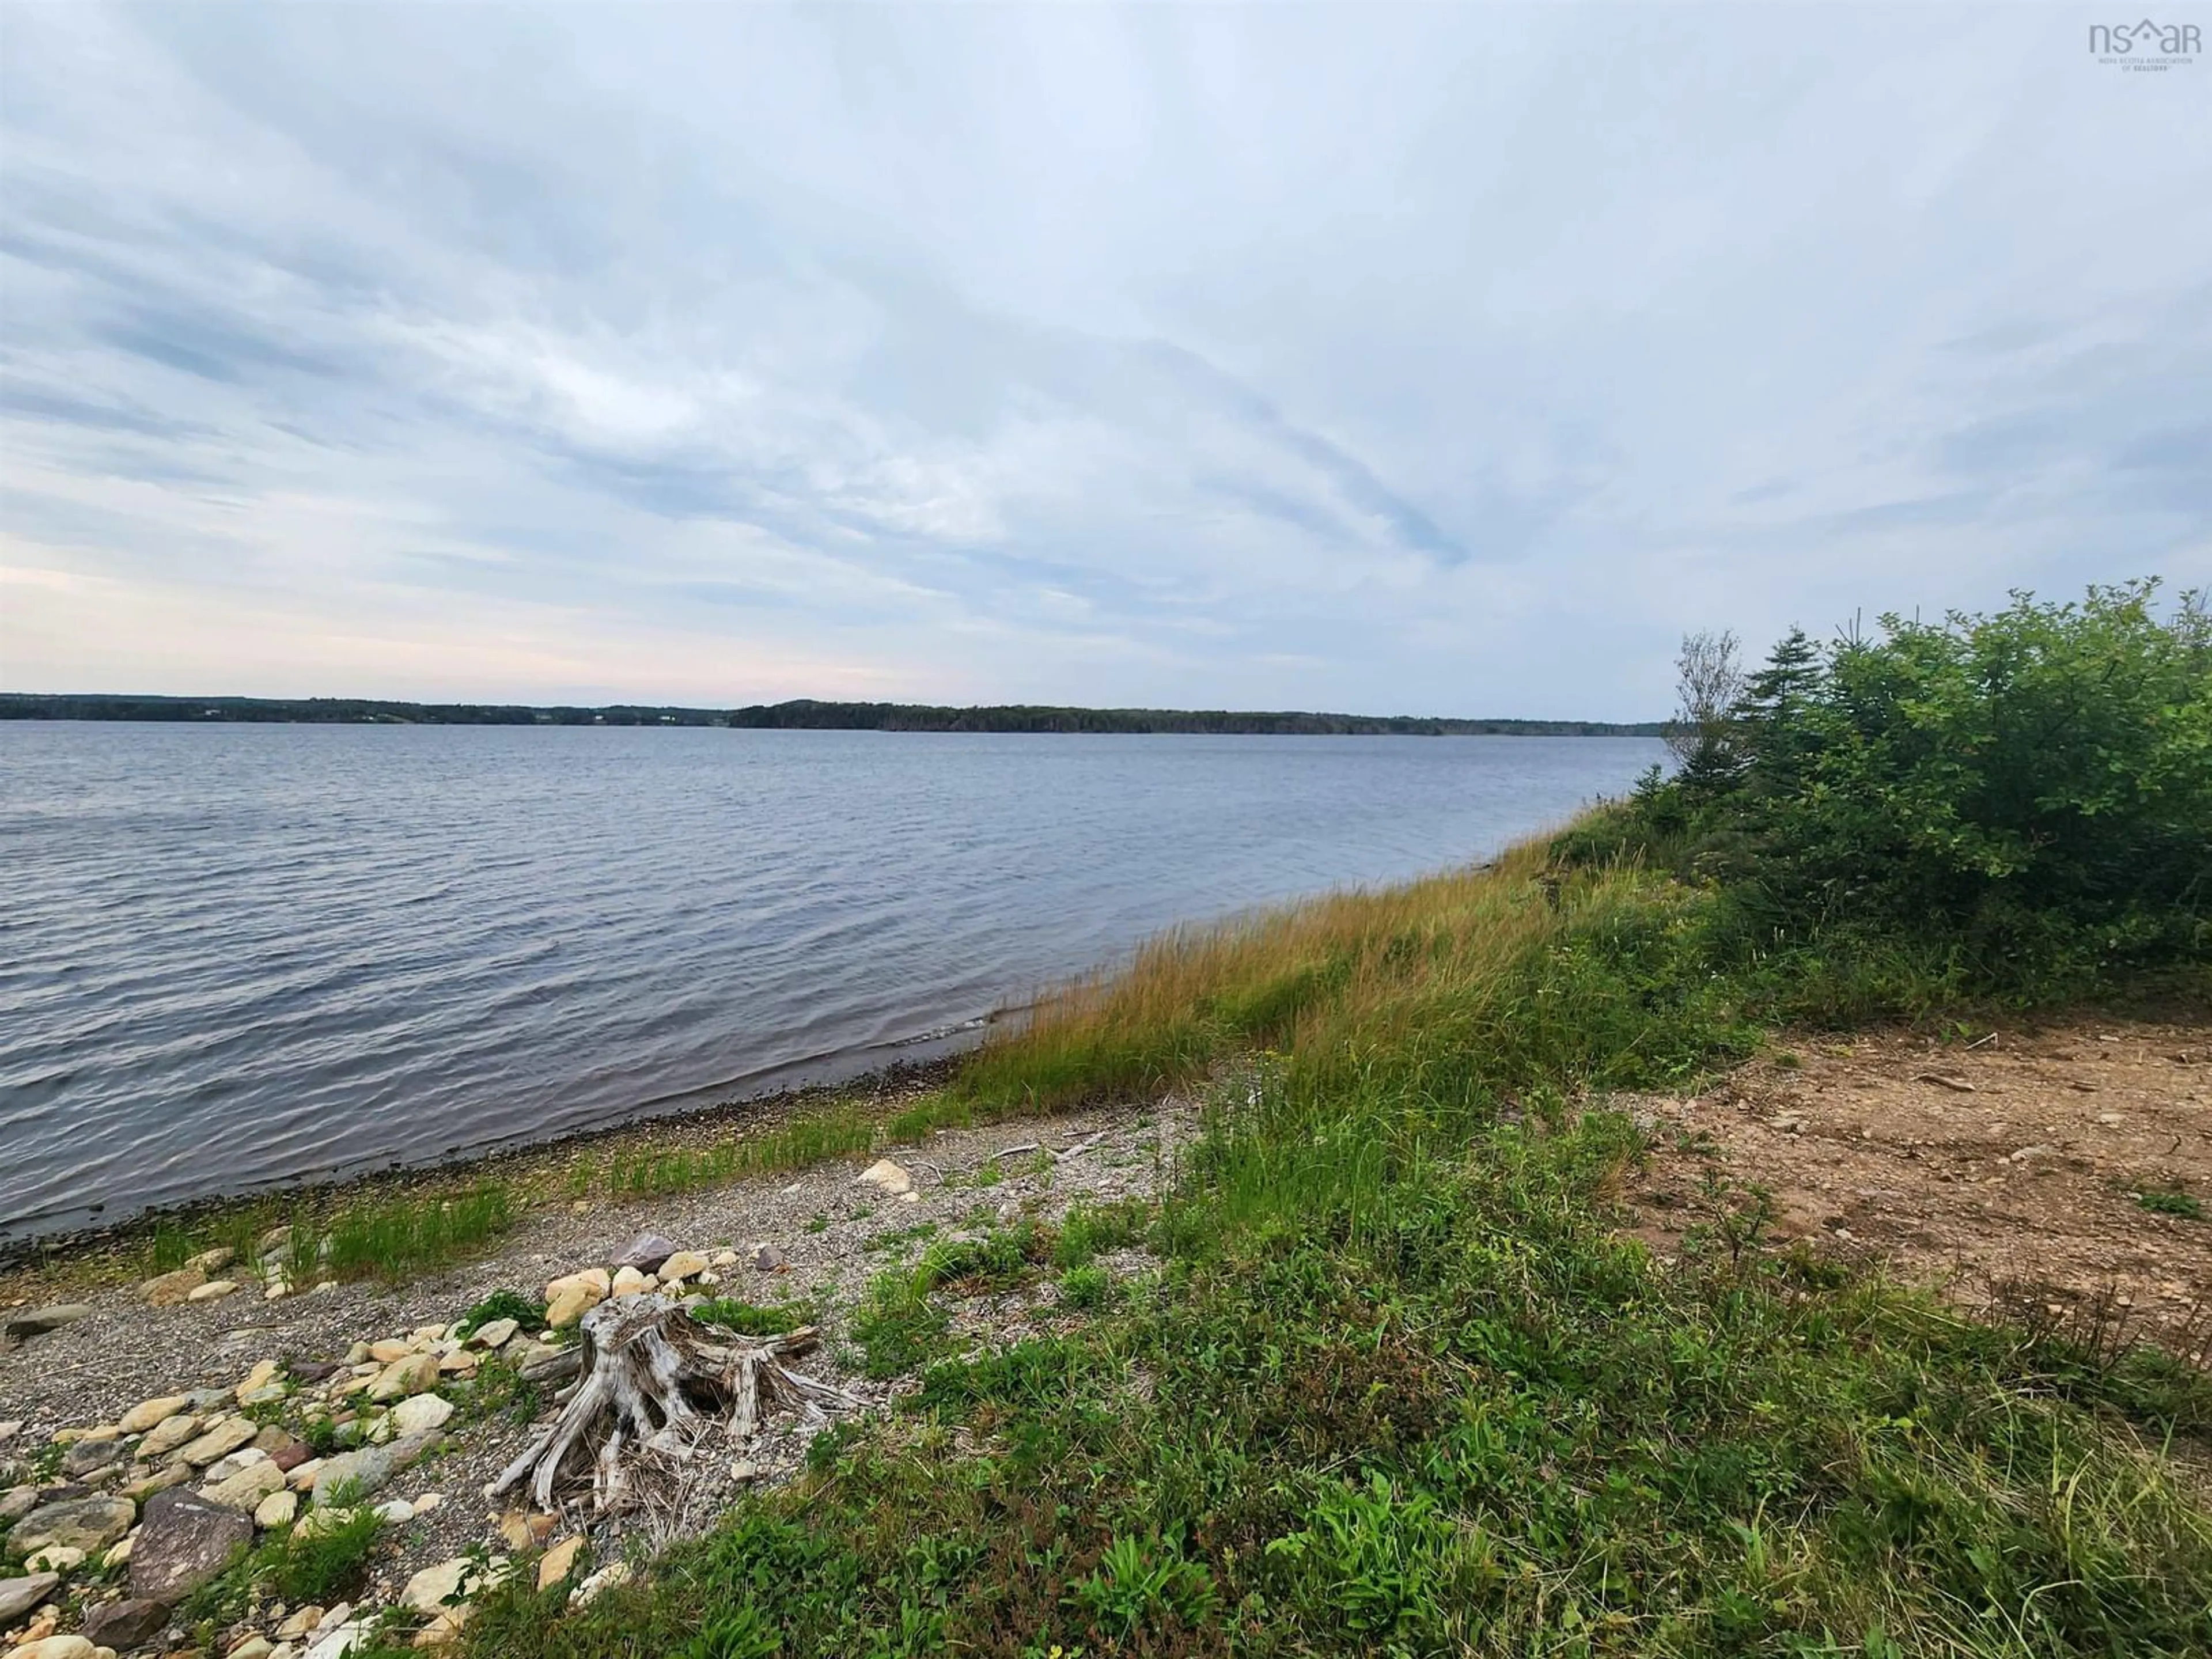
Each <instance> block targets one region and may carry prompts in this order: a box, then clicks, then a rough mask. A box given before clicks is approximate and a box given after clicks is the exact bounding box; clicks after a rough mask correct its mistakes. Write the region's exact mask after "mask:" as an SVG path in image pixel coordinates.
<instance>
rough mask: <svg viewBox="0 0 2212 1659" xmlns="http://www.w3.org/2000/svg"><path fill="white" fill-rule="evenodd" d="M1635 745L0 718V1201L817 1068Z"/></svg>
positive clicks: (1490, 846)
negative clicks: (0, 896)
mask: <svg viewBox="0 0 2212 1659" xmlns="http://www.w3.org/2000/svg"><path fill="white" fill-rule="evenodd" d="M1660 752H1661V750H1660V745H1659V744H1657V743H1656V742H1655V741H1651V740H1648V739H1641V738H1204V737H1126V738H1124V737H1030V736H984V735H967V734H957V735H955V734H946V735H922V734H892V733H878V732H730V731H721V730H705V729H702V730H653V729H639V728H618V727H617V728H590V727H586V728H552V727H534V728H533V727H465V726H247V725H236V726H229V725H208V726H158V725H143V726H140V725H121V724H114V725H109V724H94V723H85V724H62V723H55V724H48V723H43V722H16V721H9V722H0V869H4V871H5V884H4V900H0V1237H10V1236H12V1237H23V1236H25V1235H30V1234H36V1233H40V1232H45V1231H55V1230H58V1229H61V1228H65V1227H75V1226H80V1225H85V1224H86V1223H88V1222H91V1221H100V1220H115V1219H118V1218H122V1217H124V1216H126V1215H129V1214H131V1212H135V1211H137V1210H140V1209H143V1208H144V1207H146V1206H149V1205H156V1204H168V1203H174V1202H177V1201H179V1200H186V1199H191V1198H198V1197H203V1196H206V1195H209V1194H216V1193H229V1192H237V1191H241V1190H245V1189H248V1188H255V1187H261V1186H267V1185H270V1184H275V1183H280V1182H288V1181H294V1180H298V1179H300V1178H302V1177H307V1176H330V1175H337V1174H346V1173H352V1172H356V1171H359V1170H363V1169H368V1168H374V1167H380V1166H383V1165H386V1164H393V1163H422V1162H428V1161H432V1160H435V1159H438V1158H443V1157H446V1156H447V1155H449V1154H453V1153H455V1152H469V1151H477V1150H483V1149H488V1148H492V1147H496V1146H509V1145H513V1144H516V1143H519V1142H523V1141H529V1140H536V1139H545V1138H548V1137H550V1136H554V1135H557V1134H560V1133H562V1132H564V1131H569V1130H574V1129H578V1128H582V1127H591V1126H595V1125H602V1124H606V1123H610V1122H614V1121H620V1120H622V1119H623V1118H625V1117H627V1116H629V1115H635V1114H636V1113H639V1112H640V1111H641V1110H664V1109H678V1108H680V1107H682V1106H684V1105H685V1104H697V1103H703V1102H706V1101H709V1100H720V1099H726V1098H728V1097H732V1096H736V1095H741V1094H745V1093H750V1092H757V1091H765V1090H768V1089H769V1088H772V1087H779V1086H783V1085H789V1084H792V1083H794V1082H800V1081H809V1080H817V1079H833V1078H835V1077H836V1076H838V1075H841V1074H843V1075H850V1074H852V1073H856V1072H858V1071H860V1070H863V1069H866V1068H868V1067H870V1066H878V1065H881V1064H884V1063H885V1062H887V1061H889V1060H894V1059H896V1058H898V1057H900V1056H901V1055H902V1054H921V1053H926V1052H928V1049H927V1048H926V1047H917V1046H915V1045H916V1042H917V1040H922V1041H923V1042H927V1040H929V1039H933V1038H934V1039H937V1040H938V1042H939V1044H940V1046H941V1045H942V1043H943V1042H945V1040H946V1038H947V1034H948V1033H951V1034H953V1035H954V1037H955V1038H956V1039H957V1035H958V1034H959V1033H961V1032H962V1031H963V1030H973V1029H974V1023H975V1022H978V1021H980V1020H981V1019H982V1018H984V1017H986V1016H987V1015H988V1014H989V1013H990V1012H992V1011H993V1010H994V1008H999V1007H1001V1006H1008V1005H1014V1004H1019V1003H1022V1002H1024V1001H1026V1000H1030V998H1031V997H1032V996H1033V995H1034V994H1036V992H1037V991H1038V990H1040V989H1041V988H1042V987H1047V986H1049V985H1050V984H1052V983H1053V982H1054V981H1062V980H1065V979H1066V978H1068V977H1070V976H1072V975H1076V974H1079V973H1080V972H1083V971H1084V970H1085V969H1091V968H1092V967H1095V966H1097V965H1098V964H1100V963H1105V962H1109V961H1110V960H1111V959H1113V958H1114V957H1116V956H1118V955H1119V954H1121V953H1122V952H1124V951H1127V950H1128V949H1129V948H1130V947H1131V946H1132V945H1135V944H1136V943H1137V942H1138V941H1139V939H1142V938H1144V937H1145V936H1146V935H1147V934H1149V933H1153V932H1155V931H1157V930H1158V929H1160V928H1162V927H1166V926H1168V925H1170V924H1172V923H1174V922H1177V921H1188V920H1194V919H1199V918H1204V917H1208V916H1215V915H1222V914H1225V913H1226V912H1230V911H1234V910H1237V909H1240V908H1247V907H1249V906H1252V905H1255V904H1257V903H1261V902H1265V901H1268V900H1273V899H1280V898H1284V897H1287V896H1292V895H1296V894H1301V893H1311V892H1316V891H1319V890H1324V889H1327V888H1330V887H1335V886H1344V885H1350V884H1359V883H1372V882H1381V881H1388V880H1390V879H1393V878H1400V877H1405V876H1409V875H1413V874H1416V873H1419V872H1425V871H1429V870H1434V869H1437V868H1440V867H1443V866H1447V865H1450V864H1454V863H1458V862H1462V861H1465V860H1472V859H1478V858H1480V857H1483V856H1486V855H1487V854H1490V853H1492V852H1493V851H1495V850H1496V849H1497V848H1498V847H1499V846H1501V845H1502V844H1503V843H1504V842H1508V841H1510V840H1513V839H1516V838H1517V837H1519V836H1523V835H1526V834H1528V832H1530V831H1532V830H1535V829H1541V828H1543V827H1545V826H1547V825H1549V824H1552V823H1556V822H1558V821H1559V820H1560V819H1561V818H1563V817H1565V816H1567V815H1568V814H1569V813H1571V812H1572V811H1574V810H1575V809H1576V808H1577V806H1580V805H1583V804H1584V803H1586V802H1588V801H1589V800H1590V799H1592V798H1593V797H1595V796H1597V795H1599V794H1601V793H1603V794H1613V793H1620V791H1622V790H1623V789H1624V788H1626V787H1627V785H1628V784H1629V783H1630V782H1631V781H1632V780H1633V779H1634V777H1635V776H1636V775H1637V774H1638V772H1639V771H1641V770H1642V769H1644V768H1645V767H1646V766H1648V765H1650V763H1652V762H1653V761H1655V760H1656V759H1657V758H1659V757H1660Z"/></svg>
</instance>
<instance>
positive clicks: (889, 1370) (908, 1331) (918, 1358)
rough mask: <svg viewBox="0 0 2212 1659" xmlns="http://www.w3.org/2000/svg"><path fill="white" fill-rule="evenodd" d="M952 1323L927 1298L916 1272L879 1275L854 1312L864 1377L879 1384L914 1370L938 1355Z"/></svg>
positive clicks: (926, 1291)
mask: <svg viewBox="0 0 2212 1659" xmlns="http://www.w3.org/2000/svg"><path fill="white" fill-rule="evenodd" d="M950 1325H951V1321H950V1320H949V1319H948V1318H947V1317H946V1316H945V1311H944V1310H943V1309H941V1308H939V1307H937V1306H936V1305H935V1304H933V1303H932V1302H931V1301H930V1299H929V1289H928V1286H927V1285H926V1284H924V1283H923V1282H922V1281H921V1276H920V1275H919V1274H917V1273H904V1272H899V1271H896V1270H895V1271H893V1272H890V1273H879V1274H878V1275H877V1276H876V1278H875V1279H873V1280H872V1282H871V1283H870V1285H869V1287H868V1295H867V1297H866V1300H865V1301H864V1302H863V1303H862V1304H860V1309H859V1310H857V1311H856V1312H855V1313H854V1316H853V1322H852V1327H851V1328H852V1335H853V1340H854V1341H855V1342H857V1343H859V1344H860V1352H861V1354H862V1356H863V1357H864V1359H865V1362H866V1371H867V1374H868V1375H869V1376H872V1377H875V1378H878V1380H880V1379H884V1378H887V1377H893V1376H899V1375H900V1374H901V1373H902V1372H905V1371H911V1370H915V1369H917V1368H919V1367H920V1366H921V1365H923V1364H927V1362H928V1361H930V1360H932V1359H934V1358H937V1357H938V1356H939V1354H942V1353H943V1352H945V1349H946V1347H947V1346H948V1343H947V1340H946V1336H945V1333H946V1331H947V1329H948V1328H950Z"/></svg>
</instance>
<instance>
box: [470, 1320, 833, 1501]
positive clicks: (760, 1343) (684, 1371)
mask: <svg viewBox="0 0 2212 1659" xmlns="http://www.w3.org/2000/svg"><path fill="white" fill-rule="evenodd" d="M576 1329H577V1335H578V1366H577V1370H578V1375H577V1377H576V1380H575V1382H574V1383H572V1384H571V1385H570V1386H569V1387H568V1389H565V1390H563V1391H562V1394H561V1395H559V1396H558V1400H559V1403H560V1405H561V1413H560V1415H559V1416H557V1417H556V1418H555V1419H553V1421H552V1423H551V1424H550V1425H549V1426H548V1427H547V1428H546V1429H545V1430H544V1432H543V1433H541V1434H540V1435H538V1437H537V1438H536V1439H535V1440H533V1441H532V1443H531V1444H530V1447H529V1449H527V1450H526V1451H525V1452H524V1453H523V1454H522V1455H521V1456H520V1457H518V1458H516V1459H515V1460H514V1462H512V1463H510V1464H508V1465H507V1469H506V1470H505V1472H504V1473H502V1474H501V1475H500V1477H499V1479H498V1480H495V1481H494V1482H493V1483H492V1485H491V1486H490V1488H489V1496H491V1497H494V1498H496V1497H498V1496H499V1495H500V1494H501V1493H502V1492H507V1491H510V1490H512V1489H513V1487H515V1486H520V1485H521V1484H522V1483H523V1482H524V1481H525V1480H527V1481H528V1482H529V1483H530V1490H531V1492H532V1496H533V1497H535V1498H536V1499H537V1502H538V1508H539V1509H541V1510H550V1509H552V1508H553V1507H555V1505H556V1503H557V1502H558V1501H559V1499H560V1498H561V1497H562V1494H563V1493H564V1492H567V1491H568V1490H570V1489H572V1488H574V1487H575V1486H580V1484H581V1483H582V1480H583V1477H584V1476H585V1474H586V1473H588V1474H590V1477H591V1495H592V1508H593V1510H596V1511H597V1512H598V1513H599V1514H602V1515H605V1514H612V1513H614V1512H616V1511H618V1510H626V1509H631V1508H635V1507H638V1506H640V1505H651V1504H655V1503H656V1502H673V1501H676V1499H677V1498H678V1495H679V1494H680V1493H681V1492H682V1490H683V1488H684V1484H685V1480H684V1477H685V1474H686V1473H687V1466H689V1465H690V1464H692V1463H693V1462H695V1461H696V1459H697V1458H699V1457H700V1456H701V1455H702V1451H703V1442H704V1441H705V1440H706V1438H707V1437H708V1435H709V1434H710V1433H712V1432H713V1431H714V1430H715V1429H716V1428H717V1427H720V1428H721V1429H722V1430H724V1431H726V1433H727V1434H728V1436H729V1437H730V1438H731V1440H732V1441H733V1442H735V1443H738V1444H740V1445H742V1444H744V1443H746V1442H747V1441H750V1439H751V1438H752V1437H753V1435H754V1433H755V1431H757V1428H758V1426H759V1424H760V1422H761V1419H763V1416H764V1415H765V1414H766V1413H767V1412H768V1411H769V1410H771V1409H773V1408H774V1407H776V1406H777V1405H780V1404H781V1405H789V1406H792V1407H795V1408H796V1409H797V1410H798V1411H799V1413H800V1414H801V1415H802V1416H803V1417H804V1418H805V1419H808V1420H810V1421H812V1422H816V1423H819V1422H821V1421H823V1419H824V1418H825V1416H826V1415H827V1413H829V1412H830V1411H833V1410H834V1411H854V1410H857V1409H859V1408H860V1404H861V1402H860V1401H859V1400H856V1399H855V1398H854V1397H853V1396H852V1395H849V1394H847V1393H846V1392H845V1391H844V1390H843V1389H836V1388H832V1387H831V1386H830V1385H829V1384H828V1383H821V1382H817V1381H816V1380H815V1379H814V1378H813V1377H811V1376H805V1374H804V1373H802V1372H799V1371H795V1370H792V1369H791V1368H790V1367H789V1366H788V1365H787V1364H785V1363H784V1362H785V1361H786V1360H787V1359H790V1358H796V1357H797V1356H798V1355H800V1354H803V1353H805V1352H807V1350H809V1349H810V1348H811V1347H813V1346H814V1345H815V1340H816V1333H815V1330H814V1328H813V1327H812V1326H811V1325H808V1326H803V1327H801V1328H799V1329H798V1330H795V1331H788V1332H786V1333H785V1334H783V1335H781V1336H769V1337H749V1336H738V1335H734V1334H732V1333H730V1332H728V1331H725V1330H721V1329H720V1328H717V1327H714V1326H712V1325H707V1324H702V1322H699V1321H698V1320H696V1319H694V1318H692V1317H691V1316H690V1315H689V1314H687V1313H685V1312H684V1310H683V1308H682V1307H681V1306H679V1305H678V1304H676V1303H674V1302H671V1300H669V1298H667V1297H663V1296H654V1295H636V1296H618V1297H614V1298H613V1299H612V1300H611V1301H607V1302H602V1303H601V1304H599V1306H598V1307H596V1308H594V1309H592V1310H591V1311H590V1312H589V1313H587V1314H586V1315H585V1316H584V1317H583V1320H582V1322H580V1324H579V1325H578V1326H577V1328H576Z"/></svg>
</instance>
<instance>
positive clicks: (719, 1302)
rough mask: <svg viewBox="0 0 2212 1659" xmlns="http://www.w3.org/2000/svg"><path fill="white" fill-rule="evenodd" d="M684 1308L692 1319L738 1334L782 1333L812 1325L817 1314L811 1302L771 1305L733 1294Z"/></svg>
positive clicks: (766, 1334)
mask: <svg viewBox="0 0 2212 1659" xmlns="http://www.w3.org/2000/svg"><path fill="white" fill-rule="evenodd" d="M684 1311H685V1312H686V1313H688V1314H690V1316H691V1317H692V1318H694V1319H699V1320H704V1321H705V1322H707V1323H708V1324H710V1325H720V1326H721V1327H722V1328H724V1329H726V1330H732V1331H735V1332H736V1333H737V1334H738V1335H740V1336H781V1335H782V1334H784V1333H785V1332H786V1331H795V1330H797V1329H798V1328H799V1327H800V1326H802V1325H811V1324H813V1323H814V1322H815V1321H816V1320H817V1318H818V1317H819V1314H818V1313H817V1310H816V1309H815V1308H814V1306H813V1304H811V1303H805V1302H780V1303H777V1304H775V1306H773V1307H762V1306H760V1305H758V1304H755V1303H751V1302H746V1301H743V1300H740V1299H739V1298H738V1297H716V1298H714V1300H712V1301H705V1302H694V1303H692V1304H690V1305H689V1306H688V1307H687V1308H686V1309H685V1310H684Z"/></svg>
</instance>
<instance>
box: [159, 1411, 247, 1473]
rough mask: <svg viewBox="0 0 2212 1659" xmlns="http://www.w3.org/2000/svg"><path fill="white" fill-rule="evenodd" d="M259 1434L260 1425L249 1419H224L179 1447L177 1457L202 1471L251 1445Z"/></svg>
mask: <svg viewBox="0 0 2212 1659" xmlns="http://www.w3.org/2000/svg"><path fill="white" fill-rule="evenodd" d="M260 1432H261V1425H259V1424H258V1423H256V1422H254V1421H253V1420H252V1419H251V1418H246V1417H226V1418H225V1419H223V1420H222V1422H220V1423H218V1424H216V1425H215V1426H214V1427H213V1428H211V1429H210V1430H208V1431H206V1432H204V1433H203V1434H202V1435H201V1436H200V1437H199V1438H198V1439H197V1440H193V1441H191V1442H189V1443H186V1444H185V1445H184V1446H181V1447H179V1449H178V1451H177V1455H178V1456H179V1457H180V1458H182V1459H183V1460H184V1461H185V1462H187V1463H189V1464H191V1466H192V1467H193V1468H196V1469H204V1468H206V1467H207V1466H208V1465H209V1464H210V1463H213V1462H216V1461H218V1460H219V1459H222V1458H225V1457H228V1456H229V1455H231V1453H233V1452H234V1451H236V1450H237V1449H239V1448H240V1446H247V1445H251V1444H252V1443H253V1437H254V1436H255V1435H257V1434H258V1433H260Z"/></svg>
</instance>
